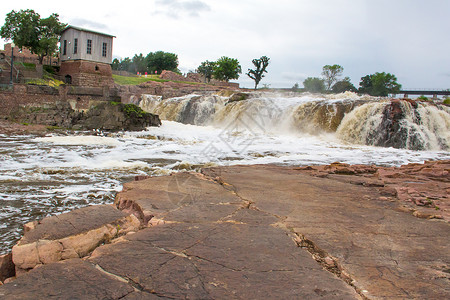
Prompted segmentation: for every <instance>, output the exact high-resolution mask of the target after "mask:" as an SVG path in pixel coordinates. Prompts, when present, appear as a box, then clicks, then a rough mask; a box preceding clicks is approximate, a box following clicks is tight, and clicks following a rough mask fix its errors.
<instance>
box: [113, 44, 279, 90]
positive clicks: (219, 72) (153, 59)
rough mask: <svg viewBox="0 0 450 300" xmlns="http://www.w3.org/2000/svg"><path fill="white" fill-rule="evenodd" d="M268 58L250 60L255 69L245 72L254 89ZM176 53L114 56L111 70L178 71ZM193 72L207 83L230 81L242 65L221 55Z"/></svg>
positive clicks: (141, 71)
mask: <svg viewBox="0 0 450 300" xmlns="http://www.w3.org/2000/svg"><path fill="white" fill-rule="evenodd" d="M269 61H270V58H268V57H267V56H262V57H260V58H255V59H253V60H252V63H253V65H254V66H255V69H248V73H246V74H247V75H248V76H249V77H250V78H251V79H253V80H254V81H255V89H257V87H258V84H259V83H260V81H261V80H262V78H263V77H264V76H265V75H264V73H267V67H268V65H269ZM178 64H179V63H178V55H176V54H174V53H169V52H164V51H157V52H150V53H149V54H147V55H146V56H144V55H143V54H142V53H140V54H139V55H137V54H135V55H134V56H133V58H131V59H130V58H129V57H125V58H124V59H121V60H119V59H117V58H115V59H114V60H113V62H112V65H111V67H112V69H113V70H123V71H128V72H131V73H141V74H144V73H149V74H161V72H162V71H163V70H168V71H172V72H176V73H180V70H179V69H178ZM195 72H197V73H199V74H201V75H202V76H203V77H204V80H205V82H207V83H209V82H210V81H211V79H213V78H214V79H216V80H220V81H227V82H228V81H230V80H232V79H239V76H240V74H241V73H242V67H241V65H240V64H239V61H238V60H237V59H236V58H230V57H227V56H222V57H220V58H219V59H217V60H216V61H209V60H206V61H204V62H202V63H200V65H199V66H198V67H197V69H196V70H195Z"/></svg>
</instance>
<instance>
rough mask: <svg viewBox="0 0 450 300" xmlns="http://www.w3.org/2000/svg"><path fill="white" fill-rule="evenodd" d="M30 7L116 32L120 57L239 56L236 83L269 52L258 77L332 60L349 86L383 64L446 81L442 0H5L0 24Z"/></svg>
mask: <svg viewBox="0 0 450 300" xmlns="http://www.w3.org/2000/svg"><path fill="white" fill-rule="evenodd" d="M10 3H12V4H10ZM61 4H63V6H62V5H61ZM27 8H30V9H34V10H35V11H36V12H38V13H39V14H40V15H41V17H43V18H45V17H48V16H49V15H50V14H51V13H58V14H59V15H60V20H61V21H62V22H64V23H68V24H71V25H75V26H80V27H84V28H88V29H92V30H97V31H101V32H104V33H108V34H112V35H115V36H116V38H115V39H114V49H113V54H114V56H117V57H121V58H124V57H127V56H128V57H132V56H133V55H134V54H139V53H143V54H144V55H146V54H147V53H149V52H154V51H158V50H162V51H166V52H172V53H176V54H177V55H178V59H179V63H180V65H179V68H180V70H181V71H182V72H183V73H185V72H188V71H190V70H195V69H196V68H197V67H198V65H199V64H200V63H201V62H202V61H205V60H210V61H211V60H216V59H218V58H219V57H221V56H228V57H232V58H237V59H238V60H239V61H240V63H241V66H242V70H243V74H242V75H241V77H240V78H239V80H238V82H239V83H240V84H241V87H252V86H253V81H252V80H251V79H250V78H248V76H247V75H245V73H246V72H247V69H248V68H251V67H253V65H252V63H251V60H252V59H253V58H259V57H260V56H262V55H266V56H268V57H270V65H269V67H268V74H267V76H266V77H265V78H264V79H263V81H262V82H261V84H270V86H271V87H292V86H293V85H294V84H295V83H296V82H298V83H299V84H300V85H302V82H303V80H304V79H305V78H306V77H310V76H311V77H316V76H317V77H318V76H320V74H321V70H322V67H323V66H324V65H327V64H330V65H332V64H339V65H341V66H343V67H344V76H349V77H350V78H351V80H352V82H353V84H354V85H355V86H356V87H358V85H359V81H360V78H361V77H362V76H365V75H368V74H373V73H375V72H389V73H393V74H394V75H396V76H397V78H398V82H399V83H401V84H402V85H403V87H404V88H416V89H418V88H433V89H444V88H445V89H448V88H450V1H449V0H426V1H425V0H276V1H269V0H227V1H224V0H146V1H92V0H91V1H84V0H78V1H45V0H41V1H35V0H33V1H27V0H22V1H18V2H11V1H7V2H6V1H3V2H2V5H1V6H0V17H1V24H2V25H3V23H4V18H5V16H6V14H7V13H8V12H10V11H11V10H13V9H14V10H16V11H17V10H20V9H27ZM3 44H4V41H3V40H2V41H1V42H0V45H3Z"/></svg>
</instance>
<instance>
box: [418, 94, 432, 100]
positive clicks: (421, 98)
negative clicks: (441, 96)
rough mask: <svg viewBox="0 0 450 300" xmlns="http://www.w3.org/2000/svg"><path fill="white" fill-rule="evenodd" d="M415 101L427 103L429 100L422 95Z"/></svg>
mask: <svg viewBox="0 0 450 300" xmlns="http://www.w3.org/2000/svg"><path fill="white" fill-rule="evenodd" d="M417 100H421V101H428V100H430V99H428V97H425V96H424V95H422V96H420V97H417Z"/></svg>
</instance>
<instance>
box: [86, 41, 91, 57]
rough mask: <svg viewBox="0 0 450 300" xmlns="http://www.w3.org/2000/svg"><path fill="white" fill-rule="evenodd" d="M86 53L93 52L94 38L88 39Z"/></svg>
mask: <svg viewBox="0 0 450 300" xmlns="http://www.w3.org/2000/svg"><path fill="white" fill-rule="evenodd" d="M86 53H87V54H92V40H87V48H86Z"/></svg>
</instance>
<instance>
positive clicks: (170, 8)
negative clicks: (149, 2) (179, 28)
mask: <svg viewBox="0 0 450 300" xmlns="http://www.w3.org/2000/svg"><path fill="white" fill-rule="evenodd" d="M155 3H156V5H158V6H160V7H161V10H157V11H156V12H155V14H165V15H167V16H169V17H171V18H178V17H179V15H180V14H187V15H189V16H191V17H198V16H199V14H200V12H204V11H210V10H211V8H210V7H209V5H207V4H206V3H204V2H202V1H199V0H192V1H182V0H156V2H155Z"/></svg>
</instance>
